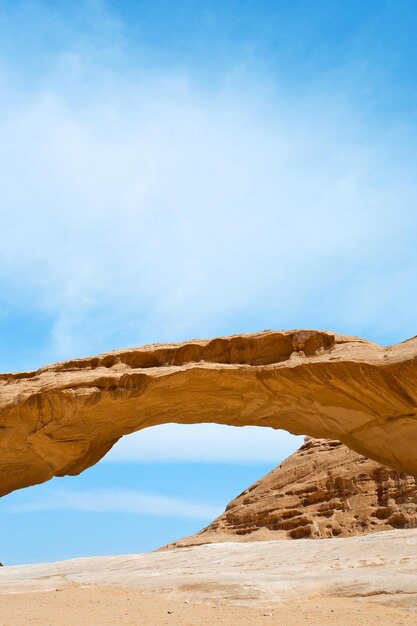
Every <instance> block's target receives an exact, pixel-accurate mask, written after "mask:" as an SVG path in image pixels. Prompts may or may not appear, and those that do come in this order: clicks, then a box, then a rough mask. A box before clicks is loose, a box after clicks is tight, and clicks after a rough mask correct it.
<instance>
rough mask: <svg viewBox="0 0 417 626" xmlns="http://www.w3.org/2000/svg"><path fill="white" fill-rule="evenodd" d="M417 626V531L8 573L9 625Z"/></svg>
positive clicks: (4, 592)
mask: <svg viewBox="0 0 417 626" xmlns="http://www.w3.org/2000/svg"><path fill="white" fill-rule="evenodd" d="M278 623H279V624H283V625H284V626H298V625H302V624H309V625H317V626H319V625H320V626H321V625H323V626H326V625H327V624H335V625H336V624H337V625H338V626H339V625H340V626H344V625H345V626H352V625H357V626H359V625H366V626H372V625H374V624H375V625H376V624H378V625H385V624H386V625H387V626H388V625H389V626H397V625H401V624H404V625H408V624H410V625H411V624H413V626H416V624H417V529H412V530H397V531H387V532H378V533H374V534H371V535H364V536H361V537H352V538H349V539H323V540H317V541H311V540H300V541H285V540H279V541H264V542H253V543H235V542H229V543H220V544H210V545H204V546H197V547H190V548H177V549H174V550H167V551H161V552H153V553H149V554H136V555H124V556H109V557H95V558H82V559H72V560H69V561H61V562H57V563H44V564H38V565H21V566H11V567H2V568H0V626H21V625H24V624H39V625H42V626H44V625H46V626H47V625H49V624H50V625H51V626H52V625H56V626H69V625H71V626H72V625H76V626H89V625H100V626H106V625H108V624H120V625H126V626H127V625H129V626H130V625H133V624H141V625H142V624H143V625H146V626H153V625H160V624H161V625H162V624H178V625H179V624H181V626H183V625H184V626H187V625H190V626H191V625H193V626H197V625H201V626H203V625H204V626H207V625H210V624H228V625H233V624H239V625H240V624H242V625H243V624H278Z"/></svg>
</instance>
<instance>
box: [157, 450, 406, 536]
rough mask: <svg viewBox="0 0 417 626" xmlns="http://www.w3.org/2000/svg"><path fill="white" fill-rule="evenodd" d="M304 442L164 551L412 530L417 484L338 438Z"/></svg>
mask: <svg viewBox="0 0 417 626" xmlns="http://www.w3.org/2000/svg"><path fill="white" fill-rule="evenodd" d="M307 439H308V440H307V441H306V443H304V445H303V446H301V448H300V449H299V450H297V452H295V453H294V454H292V455H291V456H290V457H289V458H288V459H286V460H285V461H283V463H282V464H281V465H279V466H278V467H276V468H275V469H273V470H272V472H270V473H269V474H267V475H266V476H264V477H263V478H261V479H260V480H258V481H257V482H256V483H254V484H253V485H251V486H250V487H249V488H248V489H246V490H245V491H244V492H243V493H241V494H240V495H239V496H238V497H237V498H235V499H234V500H232V501H231V502H230V503H229V504H228V505H227V507H226V510H225V512H224V513H223V514H222V515H220V516H219V517H218V518H217V519H216V520H214V522H212V523H211V524H210V525H209V526H207V528H204V529H203V530H202V531H200V532H199V533H197V534H196V535H194V536H191V537H186V538H184V539H180V540H178V541H175V542H174V543H173V544H171V545H170V546H168V547H185V546H192V545H200V544H205V543H217V542H219V541H265V540H273V539H301V538H309V539H310V538H311V539H318V538H326V537H350V536H352V535H362V534H365V533H369V532H375V531H377V530H392V529H394V528H416V527H417V484H416V479H415V478H414V477H412V476H406V475H405V474H402V473H400V472H396V471H395V470H392V469H389V468H387V467H384V466H382V465H380V464H379V463H376V462H375V461H371V460H370V459H367V458H365V457H364V456H362V455H360V454H357V453H356V452H354V451H353V450H350V449H349V448H347V447H346V446H345V445H343V444H342V443H341V442H340V441H335V440H329V439H312V438H307Z"/></svg>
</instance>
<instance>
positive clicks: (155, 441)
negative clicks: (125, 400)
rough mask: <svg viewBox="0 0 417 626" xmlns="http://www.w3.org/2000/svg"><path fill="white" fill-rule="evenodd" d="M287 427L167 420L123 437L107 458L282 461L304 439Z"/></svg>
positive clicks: (116, 459) (231, 461)
mask: <svg viewBox="0 0 417 626" xmlns="http://www.w3.org/2000/svg"><path fill="white" fill-rule="evenodd" d="M302 441H303V438H302V437H295V436H293V435H290V434H289V433H288V432H286V431H283V430H274V429H272V428H259V427H255V426H244V427H232V426H220V425H217V424H195V425H184V424H164V425H162V426H155V427H153V428H145V429H144V430H142V431H139V432H138V433H133V434H132V435H128V436H126V437H123V438H122V439H121V440H120V441H119V442H118V443H117V444H116V445H115V446H114V447H113V448H112V450H111V451H110V452H109V453H108V454H107V455H106V456H105V457H104V462H126V461H129V462H134V463H142V462H152V461H166V462H197V463H198V462H212V463H232V464H238V463H244V464H246V465H247V464H251V463H254V464H256V463H275V464H277V463H279V462H280V461H281V460H282V459H284V458H285V457H287V456H289V455H290V454H292V452H294V451H295V450H296V449H297V448H298V447H299V446H300V445H301V443H302Z"/></svg>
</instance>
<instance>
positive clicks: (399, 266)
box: [0, 17, 417, 362]
mask: <svg viewBox="0 0 417 626" xmlns="http://www.w3.org/2000/svg"><path fill="white" fill-rule="evenodd" d="M103 19H104V17H103ZM116 30H117V28H116ZM103 32H107V31H106V30H104V31H103ZM119 35H120V33H119V34H118V35H117V36H118V37H119ZM120 36H121V35H120ZM109 37H110V39H111V38H112V37H113V35H109ZM118 45H119V44H118ZM102 49H106V46H105V42H102V45H100V50H102ZM121 50H122V47H121ZM108 53H109V51H108V50H107V52H106V54H108ZM100 54H101V53H100ZM100 54H98V56H97V57H96V56H94V57H88V55H87V52H86V51H85V49H83V47H82V46H81V47H79V46H78V45H76V43H74V46H73V49H72V48H71V45H70V43H67V46H66V50H65V53H62V54H57V55H56V56H55V57H54V60H53V61H50V67H48V71H46V74H45V76H43V80H42V81H40V80H39V81H38V82H36V81H33V82H31V83H30V88H28V89H25V90H24V91H22V90H20V89H19V87H18V86H17V85H18V81H17V80H13V81H12V80H11V79H10V75H8V74H7V72H6V73H4V76H3V83H2V93H3V95H4V98H3V104H2V105H1V106H0V217H1V225H2V226H1V228H2V245H1V247H0V286H1V287H2V292H3V294H7V300H8V303H9V306H12V305H13V302H15V303H16V306H22V304H21V302H22V300H23V299H24V301H25V303H26V304H25V306H26V307H28V308H29V309H30V310H31V311H32V312H33V314H35V313H36V312H38V313H45V314H46V315H47V316H48V317H50V318H51V319H52V325H51V332H50V338H49V344H48V345H47V346H46V347H45V350H44V352H43V353H42V354H39V362H40V361H43V362H45V361H49V360H51V359H52V360H55V359H61V358H66V357H68V358H69V357H72V356H81V355H84V354H88V353H94V352H96V351H99V350H104V349H107V348H115V347H119V346H122V345H129V344H132V343H133V344H140V343H144V342H148V341H171V340H176V339H183V338H184V339H185V338H190V337H195V336H200V337H201V336H213V335H217V334H219V333H224V332H239V331H241V330H261V329H263V328H271V327H273V328H282V327H298V326H302V327H306V326H309V327H312V326H313V327H314V326H318V327H330V328H334V329H336V330H341V331H346V332H353V333H357V334H359V333H365V334H371V335H372V337H373V338H374V339H377V338H379V337H381V338H383V337H387V336H390V337H394V336H395V337H396V338H398V339H400V338H405V336H406V335H407V334H412V332H413V330H412V329H413V327H414V326H415V321H416V320H415V310H416V306H415V305H416V304H417V302H415V301H414V300H413V296H412V294H411V293H410V290H409V285H410V284H412V283H413V282H414V281H415V278H416V276H415V271H416V270H415V268H416V267H417V263H416V254H417V253H416V248H415V245H414V241H415V235H416V232H415V231H416V220H415V206H416V202H417V189H416V183H415V175H414V171H415V157H414V156H413V155H412V151H411V150H409V151H407V150H408V149H407V146H408V140H407V138H406V136H405V135H406V133H405V132H404V129H401V130H399V129H393V128H391V129H390V128H389V127H388V126H387V127H385V128H384V129H383V132H381V129H375V128H372V126H371V124H370V123H369V122H368V123H367V124H365V123H364V121H363V120H364V118H363V116H362V115H361V108H360V104H359V105H357V104H351V105H349V106H348V105H347V104H346V103H344V104H342V103H341V101H339V100H338V98H337V94H332V93H331V91H329V89H328V88H323V89H322V90H320V89H318V90H317V92H316V93H314V94H313V93H311V92H310V93H305V94H304V97H303V98H299V99H298V100H297V101H295V99H294V96H293V95H291V93H290V92H289V91H288V89H286V87H285V85H276V84H275V87H274V88H271V87H270V86H269V87H268V88H265V86H264V85H262V84H260V83H259V82H256V81H254V80H252V81H251V82H250V84H249V85H242V84H238V82H233V81H229V82H228V77H227V76H226V75H225V76H224V77H223V80H219V81H218V83H217V86H214V85H212V86H211V87H205V88H203V87H201V84H199V83H198V82H197V81H196V80H195V78H194V77H193V76H191V75H188V74H186V73H185V72H183V71H178V72H175V71H173V70H172V71H170V72H167V71H164V70H161V69H155V68H153V69H152V70H150V68H148V69H146V68H143V67H142V69H134V68H131V67H129V68H128V69H129V71H125V72H122V71H121V72H120V75H119V76H116V75H115V73H112V72H111V71H109V70H108V68H107V67H106V65H105V63H103V59H102V58H101V57H100ZM86 55H87V56H86ZM110 56H111V55H110ZM121 63H122V64H123V61H121ZM64 78H65V80H64ZM411 135H412V133H411ZM399 143H401V145H402V146H403V149H400V148H399V147H398V144H399ZM410 298H411V300H410ZM405 303H406V306H405ZM387 311H389V312H390V313H389V315H388V314H387Z"/></svg>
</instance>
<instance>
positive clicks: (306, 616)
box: [0, 587, 417, 626]
mask: <svg viewBox="0 0 417 626" xmlns="http://www.w3.org/2000/svg"><path fill="white" fill-rule="evenodd" d="M416 623H417V615H416V614H415V613H411V612H408V611H407V610H405V609H402V608H392V607H382V606H379V605H376V606H375V605H372V604H368V603H365V604H364V603H358V601H355V600H352V599H350V598H316V599H314V600H306V601H304V602H303V601H292V602H286V603H284V604H281V605H279V606H275V607H272V608H268V609H265V608H264V609H262V608H261V609H256V608H253V607H248V606H245V607H243V606H228V605H221V604H217V603H216V604H214V603H208V604H199V603H195V602H184V601H178V600H172V599H166V598H165V597H161V596H157V595H148V594H141V593H139V592H137V591H132V590H125V589H114V588H106V587H91V588H84V589H83V588H77V587H73V588H71V587H68V588H66V589H64V590H62V591H48V592H38V593H24V594H13V595H8V594H6V595H2V596H0V626H24V625H25V624H33V625H35V624H38V625H42V626H93V625H94V626H98V625H99V626H110V625H112V626H114V625H116V624H117V625H120V626H163V625H169V626H210V625H217V626H221V625H225V626H226V625H227V626H233V625H236V624H239V625H242V626H246V625H247V626H258V625H259V626H260V625H265V626H268V625H269V624H270V625H272V624H274V625H276V624H282V625H283V626H306V625H307V624H308V625H309V626H330V625H334V626H336V625H337V626H352V625H358V626H359V625H361V626H362V625H363V626H365V625H366V626H385V625H386V626H402V625H403V626H411V625H412V626H415V625H416Z"/></svg>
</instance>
